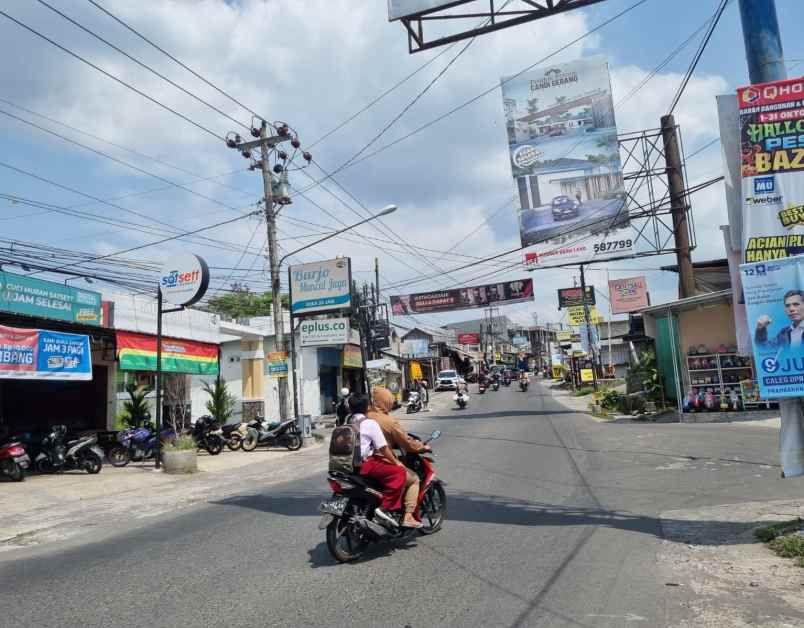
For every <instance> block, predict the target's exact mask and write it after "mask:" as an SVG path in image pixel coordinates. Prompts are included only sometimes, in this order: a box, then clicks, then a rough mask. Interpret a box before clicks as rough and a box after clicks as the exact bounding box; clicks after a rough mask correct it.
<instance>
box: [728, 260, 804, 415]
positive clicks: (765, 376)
mask: <svg viewBox="0 0 804 628" xmlns="http://www.w3.org/2000/svg"><path fill="white" fill-rule="evenodd" d="M740 270H741V273H742V279H743V293H744V295H745V305H746V310H747V313H748V327H749V330H751V334H752V339H753V346H754V361H755V363H756V369H757V383H758V384H759V394H760V397H761V398H762V399H778V398H781V397H804V256H796V257H788V258H785V259H779V260H774V261H771V262H757V263H752V264H742V265H741V266H740Z"/></svg>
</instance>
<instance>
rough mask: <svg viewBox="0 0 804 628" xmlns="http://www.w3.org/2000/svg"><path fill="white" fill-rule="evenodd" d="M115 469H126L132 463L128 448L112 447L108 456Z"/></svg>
mask: <svg viewBox="0 0 804 628" xmlns="http://www.w3.org/2000/svg"><path fill="white" fill-rule="evenodd" d="M107 457H108V458H109V462H110V463H111V465H112V466H113V467H125V466H126V465H127V464H128V463H129V462H131V456H130V455H129V453H128V448H127V447H112V448H111V449H110V450H109V453H108V455H107Z"/></svg>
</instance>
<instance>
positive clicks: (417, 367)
mask: <svg viewBox="0 0 804 628" xmlns="http://www.w3.org/2000/svg"><path fill="white" fill-rule="evenodd" d="M410 379H412V380H414V381H415V380H418V379H424V375H423V374H422V365H421V364H419V363H418V362H411V363H410Z"/></svg>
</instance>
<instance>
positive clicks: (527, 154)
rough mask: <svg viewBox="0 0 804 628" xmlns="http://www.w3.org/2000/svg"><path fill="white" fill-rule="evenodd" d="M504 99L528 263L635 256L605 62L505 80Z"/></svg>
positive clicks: (580, 63) (590, 59) (596, 58)
mask: <svg viewBox="0 0 804 628" xmlns="http://www.w3.org/2000/svg"><path fill="white" fill-rule="evenodd" d="M502 97H503V106H504V110H505V120H506V131H507V135H508V146H509V156H510V163H511V172H512V175H513V178H514V187H515V191H516V196H517V198H518V199H519V210H518V219H519V233H520V238H521V241H522V246H523V247H533V248H532V249H531V253H532V255H531V257H530V258H529V259H528V265H529V266H531V267H549V266H557V265H562V264H573V263H576V264H577V263H581V262H590V261H593V260H600V259H611V258H614V257H627V256H629V255H630V254H632V253H633V249H634V237H633V233H632V229H631V227H630V224H629V220H628V207H627V203H626V193H625V188H624V185H623V176H622V166H621V163H620V153H619V144H618V142H617V125H616V123H615V119H614V103H613V101H612V98H611V84H610V80H609V70H608V63H607V61H606V58H605V57H602V56H594V57H588V58H585V59H580V60H577V61H573V62H569V63H557V64H552V65H550V66H547V67H542V68H538V69H534V70H531V71H529V72H525V73H523V74H520V75H516V76H514V77H511V78H503V79H502Z"/></svg>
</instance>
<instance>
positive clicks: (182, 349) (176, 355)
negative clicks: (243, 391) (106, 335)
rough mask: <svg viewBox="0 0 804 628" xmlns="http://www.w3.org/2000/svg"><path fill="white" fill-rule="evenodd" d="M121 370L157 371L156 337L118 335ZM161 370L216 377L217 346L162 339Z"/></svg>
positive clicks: (127, 333) (129, 333)
mask: <svg viewBox="0 0 804 628" xmlns="http://www.w3.org/2000/svg"><path fill="white" fill-rule="evenodd" d="M117 358H118V360H119V361H120V365H119V368H121V369H123V370H125V371H155V370H156V336H148V335H146V334H135V333H132V332H128V331H118V332H117ZM162 370H163V371H164V372H166V373H189V374H191V375H217V373H218V346H217V345H213V344H209V343H206V342H196V341H194V340H179V339H177V338H162Z"/></svg>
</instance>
